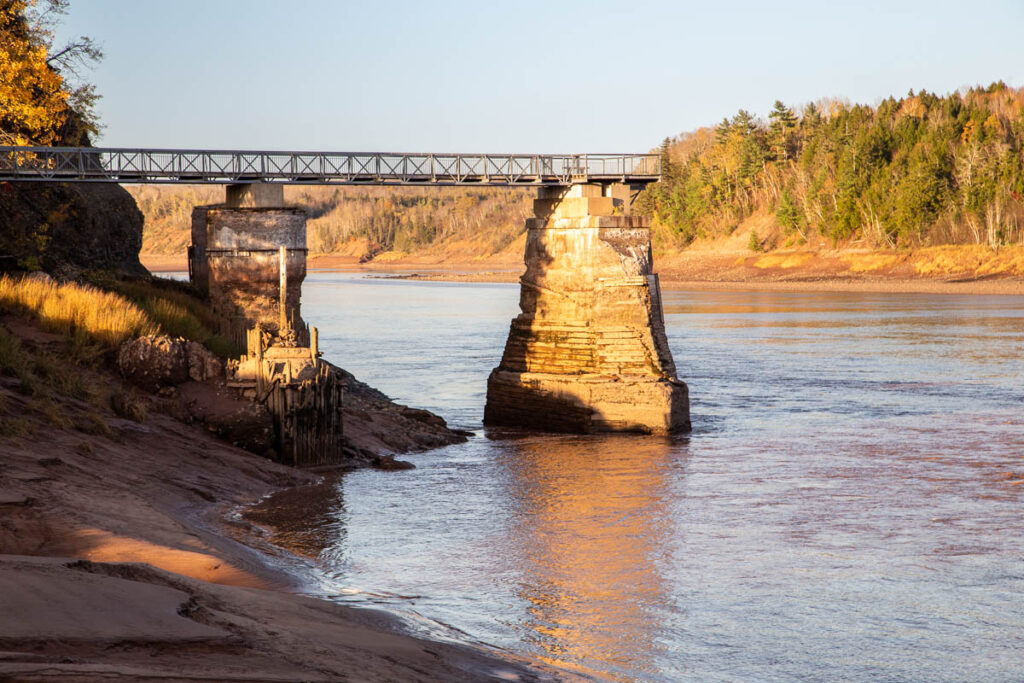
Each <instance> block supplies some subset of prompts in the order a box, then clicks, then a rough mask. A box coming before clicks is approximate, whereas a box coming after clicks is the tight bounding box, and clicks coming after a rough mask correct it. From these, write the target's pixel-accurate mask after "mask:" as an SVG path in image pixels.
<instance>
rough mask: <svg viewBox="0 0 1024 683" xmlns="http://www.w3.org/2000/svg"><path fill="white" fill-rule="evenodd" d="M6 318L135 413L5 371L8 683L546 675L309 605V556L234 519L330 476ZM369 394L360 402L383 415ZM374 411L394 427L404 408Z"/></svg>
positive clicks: (1, 525) (51, 363)
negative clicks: (140, 388) (185, 410)
mask: <svg viewBox="0 0 1024 683" xmlns="http://www.w3.org/2000/svg"><path fill="white" fill-rule="evenodd" d="M0 325H2V326H3V330H2V331H3V333H4V334H3V337H4V338H5V339H11V338H14V339H16V341H15V342H14V344H15V345H16V347H17V348H18V351H17V353H18V354H19V357H21V358H22V359H29V360H28V362H29V363H30V364H32V365H33V366H34V367H35V369H36V370H39V369H40V368H43V367H46V368H48V369H47V370H46V373H49V374H48V375H47V377H58V378H60V380H59V381H60V382H62V383H68V382H75V383H77V384H78V385H80V386H103V387H107V388H110V387H114V388H115V391H116V393H117V395H119V396H122V397H127V399H126V400H130V401H131V403H132V405H133V406H134V408H133V409H132V410H125V409H124V407H123V406H122V409H121V410H120V411H115V410H114V408H113V407H112V405H111V403H110V401H106V402H97V401H94V400H92V399H90V398H89V397H88V396H86V395H85V393H84V392H82V391H78V390H70V391H67V392H63V393H62V392H50V391H49V390H48V389H47V388H46V387H42V386H40V385H38V384H32V383H31V382H30V377H29V376H27V375H23V376H21V377H18V376H16V375H13V374H11V373H7V372H4V373H0V450H2V452H3V454H4V455H3V459H2V467H0V593H2V594H3V595H4V610H3V615H0V643H2V645H3V647H2V649H3V650H4V656H3V657H2V658H0V678H3V679H4V680H52V679H57V678H68V677H72V678H76V679H77V680H93V679H101V678H104V679H105V678H111V677H121V678H130V679H136V680H138V679H147V680H148V679H160V680H185V679H187V680H208V681H215V680H216V681H223V680H245V681H264V680H266V681H292V680H342V679H350V678H353V677H355V678H358V679H359V680H369V681H373V680H379V681H392V680H422V681H436V680H467V681H468V680H490V679H503V680H539V679H541V678H543V675H542V674H538V673H537V672H536V671H535V670H533V669H532V668H531V667H530V666H528V665H527V664H526V663H523V662H519V661H516V660H514V659H512V658H505V657H504V656H499V655H497V654H496V653H493V652H487V651H484V650H482V649H476V648H472V647H469V646H462V645H455V644H449V643H440V642H431V641H426V640H422V639H419V638H415V637H412V636H410V635H408V634H406V633H404V632H403V631H402V627H401V624H400V623H399V622H398V621H397V620H395V619H394V618H392V617H389V616H388V615H386V614H382V613H377V612H373V611H367V610H359V609H354V608H351V607H347V606H343V605H337V604H334V603H332V602H329V601H325V600H318V599H314V598H310V597H306V596H304V595H302V592H303V591H304V590H308V589H309V586H308V585H307V584H306V579H304V578H303V577H304V575H306V574H308V572H304V571H303V569H304V566H303V564H302V562H303V561H302V560H300V559H298V558H296V557H294V556H292V555H290V554H287V553H285V552H284V551H282V550H280V549H278V548H276V547H275V546H273V545H271V544H270V543H269V542H268V540H267V536H266V534H265V532H264V531H263V530H261V529H260V528H259V527H257V526H255V525H253V524H251V523H249V522H247V521H245V520H244V519H243V518H242V517H240V516H239V515H238V514H237V512H238V511H239V510H240V509H242V508H243V507H245V506H248V505H250V504H252V503H254V502H255V501H257V500H259V499H261V498H262V497H264V496H266V495H268V494H269V493H271V492H274V491H277V490H281V489H284V488H288V487H293V486H298V485H309V484H314V483H316V482H318V481H320V477H319V476H318V475H316V474H313V473H309V472H303V471H299V470H295V469H292V468H289V467H285V466H283V465H279V464H277V463H274V462H272V461H270V460H266V459H264V458H261V457H259V456H256V455H253V454H251V453H248V452H246V451H243V450H241V449H239V448H236V447H233V446H231V445H229V444H227V443H225V442H224V441H221V440H220V439H218V438H216V437H215V436H213V435H212V434H211V433H210V432H209V431H208V430H207V429H206V428H204V427H202V426H201V425H200V424H199V423H198V422H196V423H192V424H189V423H188V422H187V421H183V420H182V419H180V418H181V416H180V411H178V410H176V409H175V407H174V401H175V400H176V398H175V397H173V396H157V395H150V394H142V393H139V392H136V391H134V390H133V389H131V388H130V387H127V386H124V385H122V382H121V380H120V378H119V377H117V376H116V375H115V374H113V373H112V372H111V371H109V370H107V369H106V368H105V367H104V366H103V365H102V364H101V365H95V366H90V365H84V366H83V365H79V364H75V363H73V362H71V361H70V360H69V359H67V358H66V356H65V355H64V353H63V352H64V351H65V345H66V344H67V342H66V340H65V339H64V338H63V337H61V336H60V335H56V334H53V333H49V332H45V331H43V330H42V329H40V328H38V327H36V326H35V325H33V324H32V323H29V322H27V321H25V320H22V319H18V318H12V317H6V318H3V319H2V320H0ZM6 344H7V346H10V345H11V343H10V342H6ZM13 355H14V354H13V352H9V353H8V356H7V357H5V359H4V360H5V362H6V361H8V360H10V358H11V357H13ZM33 372H35V370H34V371H33ZM36 376H37V375H33V377H36ZM48 381H49V380H48ZM54 381H56V380H54ZM62 386H63V385H62ZM369 392H372V390H367V393H366V394H365V396H364V400H363V402H362V403H361V404H360V410H363V411H367V410H369V411H373V410H374V406H375V405H376V404H375V396H374V395H373V394H372V393H369ZM391 405H394V404H391ZM395 410H397V411H398V413H401V412H402V411H401V410H400V407H398V408H396V409H395ZM406 410H408V409H406ZM129 413H130V414H131V415H130V416H129V417H125V416H123V415H127V414H129ZM175 415H177V417H176V416H175ZM371 417H373V418H374V421H375V423H377V424H379V425H385V424H391V427H382V428H384V429H386V430H387V429H390V430H392V431H393V430H394V429H395V427H394V423H393V422H392V421H393V420H394V419H396V415H395V414H386V413H382V414H380V415H377V414H376V413H374V415H372V416H371ZM417 417H418V416H415V415H413V416H409V415H404V414H403V415H398V419H413V420H415V419H416V418H417ZM353 436H354V437H355V438H356V439H357V441H356V442H355V443H354V447H355V448H356V449H357V450H358V449H363V450H372V449H375V448H378V447H379V446H380V445H381V444H379V443H378V442H377V441H374V440H375V439H379V433H378V432H377V431H376V430H375V429H370V430H367V431H366V432H365V433H363V434H360V433H358V432H356V433H354V434H353ZM398 446H399V447H400V446H401V444H398ZM424 446H429V444H424ZM394 476H401V475H400V474H396V475H394ZM124 563H129V564H124ZM307 568H308V567H307Z"/></svg>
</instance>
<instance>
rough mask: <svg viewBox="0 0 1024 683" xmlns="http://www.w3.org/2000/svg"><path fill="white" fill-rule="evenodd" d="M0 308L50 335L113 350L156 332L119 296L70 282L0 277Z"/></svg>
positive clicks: (157, 330)
mask: <svg viewBox="0 0 1024 683" xmlns="http://www.w3.org/2000/svg"><path fill="white" fill-rule="evenodd" d="M0 308H2V309H4V310H8V311H11V312H14V313H21V314H26V315H28V316H30V317H32V318H35V319H36V320H38V321H39V323H40V324H41V326H42V327H43V328H44V329H46V330H49V331H51V332H57V333H59V334H63V335H66V336H68V337H71V338H72V339H74V340H75V341H78V342H98V343H100V344H101V345H103V346H110V347H114V346H117V345H118V344H120V343H121V342H123V341H125V340H126V339H130V338H133V337H140V336H144V335H148V334H156V333H157V332H159V326H158V325H157V324H156V323H154V322H153V321H152V320H151V319H150V318H149V316H147V315H146V313H145V312H144V311H143V310H142V309H140V308H139V307H138V306H136V305H135V304H134V303H132V302H130V301H128V300H127V299H125V298H124V297H122V296H118V295H117V294H114V293H112V292H104V291H102V290H100V289H97V288H95V287H91V286H89V285H81V284H77V283H74V282H66V283H55V282H52V281H47V280H41V279H36V278H20V279H19V278H12V277H9V276H6V275H5V276H2V277H0Z"/></svg>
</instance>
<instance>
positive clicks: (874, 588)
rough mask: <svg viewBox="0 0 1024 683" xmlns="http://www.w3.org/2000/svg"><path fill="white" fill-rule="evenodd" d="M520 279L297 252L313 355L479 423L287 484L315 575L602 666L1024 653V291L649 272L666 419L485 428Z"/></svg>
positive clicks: (293, 533)
mask: <svg viewBox="0 0 1024 683" xmlns="http://www.w3.org/2000/svg"><path fill="white" fill-rule="evenodd" d="M517 305H518V287H517V286H514V285H504V284H468V283H458V284H453V283H443V282H411V281H401V280H392V279H374V278H366V277H363V276H359V275H350V274H344V273H314V274H312V275H310V276H309V278H308V279H307V281H306V284H305V286H304V292H303V313H304V316H305V317H306V319H307V320H309V321H313V323H314V324H316V325H317V326H318V327H319V328H320V340H321V342H320V343H321V348H322V349H323V350H324V351H325V354H326V357H327V358H328V359H330V360H331V361H333V362H335V363H337V364H339V365H341V366H343V367H345V368H346V369H348V370H350V371H352V372H354V373H355V374H356V376H357V377H359V378H361V379H362V380H364V381H366V382H369V383H370V384H371V385H373V386H375V387H378V388H379V389H381V390H383V391H384V392H385V393H387V394H389V395H390V396H392V397H393V398H395V399H397V400H399V401H401V402H406V403H408V404H410V405H415V406H419V407H425V408H429V409H430V410H433V411H435V412H437V413H439V414H441V415H443V416H444V417H445V418H447V419H448V421H449V422H450V423H451V424H453V425H454V426H457V427H459V428H463V429H471V430H474V431H476V432H477V436H476V437H475V438H472V439H470V441H469V442H468V443H466V444H461V445H456V446H452V447H449V448H444V449H440V450H436V451H431V452H428V453H424V454H419V455H413V456H409V458H408V459H410V460H412V461H413V462H415V464H416V466H417V469H415V470H411V471H406V472H397V473H396V472H377V471H360V472H354V473H350V474H347V475H345V476H343V477H342V478H341V479H340V480H339V481H338V482H336V483H334V484H332V485H331V486H330V489H329V490H328V491H326V492H320V494H319V495H315V496H308V497H307V496H293V500H292V502H291V503H288V502H287V501H284V503H283V505H281V506H279V508H278V510H277V512H276V513H275V514H280V515H281V516H282V519H284V518H288V519H289V520H290V521H289V522H288V523H287V524H283V525H282V529H283V530H282V532H281V535H280V537H279V540H281V541H282V542H283V543H285V544H286V545H287V544H288V543H289V539H291V540H293V541H294V542H295V543H294V544H295V545H296V549H298V550H301V551H302V552H304V553H305V554H307V555H313V556H318V560H317V562H318V566H319V570H318V571H317V576H316V580H317V588H316V591H318V592H319V593H321V594H323V595H325V596H329V597H331V599H335V600H340V601H344V602H350V603H355V604H359V605H367V606H375V607H383V608H385V609H388V610H390V611H392V612H395V613H398V614H401V615H403V616H404V617H405V618H406V619H407V620H408V621H409V623H410V624H411V625H412V626H411V627H412V628H414V629H416V630H418V631H420V632H423V633H427V634H430V635H433V636H435V637H447V638H454V639H457V640H468V641H476V642H483V643H487V644H490V645H494V646H498V647H502V648H506V649H509V650H512V651H514V652H518V653H524V654H527V655H530V656H533V657H537V658H540V659H542V660H544V661H546V662H549V663H551V664H554V665H556V666H559V667H562V668H564V669H567V670H570V671H577V672H581V673H585V674H589V675H592V676H595V677H597V678H609V679H614V680H643V681H648V680H650V681H680V680H693V681H716V680H722V681H736V680H743V681H748V680H786V681H789V680H864V681H867V680H871V681H875V680H891V681H964V680H978V681H1011V680H1020V679H1021V677H1022V676H1024V512H1022V505H1021V504H1022V502H1024V298H1021V297H986V296H951V295H921V294H878V293H871V294H858V293H843V292H833V293H827V294H817V293H808V292H800V293H790V292H745V291H717V292H708V291H668V292H665V306H666V309H665V313H666V324H667V329H668V334H669V341H670V344H671V347H672V351H673V353H674V355H675V359H676V364H677V366H678V368H679V374H680V377H681V378H682V379H685V380H686V381H687V382H688V383H689V385H690V393H691V398H692V413H693V424H694V431H693V433H692V434H690V435H688V436H683V437H675V438H655V437H643V436H585V437H581V436H558V435H543V434H530V433H515V432H489V431H487V430H484V429H483V428H482V427H481V424H480V421H481V417H482V414H483V406H484V394H485V382H486V378H487V374H488V373H489V372H490V370H491V369H492V368H493V367H494V366H495V365H496V364H497V362H498V360H499V358H500V356H501V351H502V348H503V345H504V341H505V336H506V334H507V331H508V325H509V321H510V320H511V318H512V317H513V316H514V315H515V314H516V312H517ZM304 500H305V501H312V502H310V503H309V505H306V503H305V502H303V501H304ZM288 510H290V512H288ZM303 520H305V521H303Z"/></svg>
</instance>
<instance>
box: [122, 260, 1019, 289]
mask: <svg viewBox="0 0 1024 683" xmlns="http://www.w3.org/2000/svg"><path fill="white" fill-rule="evenodd" d="M698 258H699V257H698ZM732 258H735V257H734V255H732V254H726V255H715V256H714V257H709V258H708V259H707V260H708V261H711V260H717V261H721V260H723V259H732ZM140 259H141V260H142V264H143V265H144V266H145V267H146V268H147V269H148V270H149V271H150V272H153V273H167V272H185V271H187V270H188V261H187V260H186V258H185V257H184V255H182V256H167V255H162V254H142V255H140ZM666 260H667V263H666V265H665V267H664V268H656V271H657V272H658V278H659V281H660V282H661V286H662V287H663V288H665V289H670V290H709V291H749V290H755V291H770V292H867V293H886V292H889V293H920V294H976V295H987V296H993V295H1011V296H1024V278H1022V277H1013V276H1005V275H1000V276H982V277H970V276H966V275H960V276H951V277H950V276H948V277H917V278H914V277H905V276H903V277H892V276H890V277H886V276H884V275H880V274H858V273H849V272H845V273H842V272H834V273H822V272H820V271H814V272H807V273H804V272H801V271H800V270H799V269H794V270H790V271H786V272H781V273H780V272H778V271H777V270H769V271H765V272H763V273H760V272H755V273H750V272H749V270H750V269H747V272H742V273H739V272H736V271H731V272H729V273H723V274H722V276H721V277H720V278H715V277H707V271H708V270H710V269H708V268H703V269H700V270H701V271H702V272H701V275H702V277H694V276H693V269H690V268H681V267H680V264H679V263H678V261H679V259H678V258H671V257H670V258H668V259H666ZM307 268H308V269H309V270H310V271H337V272H360V273H370V274H374V275H379V276H382V277H389V276H390V277H395V278H401V279H409V280H428V281H443V282H498V283H501V282H504V283H516V282H519V277H520V275H521V274H522V272H523V266H522V263H521V262H513V261H507V260H492V259H482V260H479V261H469V262H438V261H435V260H431V259H428V258H404V259H393V260H387V261H369V262H365V263H360V261H359V259H358V258H356V257H353V256H337V255H329V254H328V255H315V256H311V257H310V258H309V261H308V264H307ZM687 271H690V272H687Z"/></svg>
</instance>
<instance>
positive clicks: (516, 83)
mask: <svg viewBox="0 0 1024 683" xmlns="http://www.w3.org/2000/svg"><path fill="white" fill-rule="evenodd" d="M1022 29H1024V1H1022V0H975V1H973V2H968V1H960V2H947V1H945V0H930V1H917V0H914V1H900V0H888V1H875V0H859V1H856V2H847V1H845V0H838V1H834V0H815V1H813V2H767V1H765V2H748V1H746V0H734V1H732V2H712V1H705V2H670V1H668V0H666V1H661V2H644V1H643V0H618V1H616V2H557V1H554V0H552V1H550V2H517V1H514V0H504V1H490V0H477V1H476V2H441V1H440V0H434V1H431V2H427V1H424V0H421V1H419V2H388V1H385V0H372V1H366V2H343V1H341V0H287V1H285V0H281V1H277V2H271V1H269V0H244V1H242V0H238V1H233V0H168V1H156V0H145V1H143V0H72V6H71V13H70V14H69V15H68V16H67V17H66V18H65V22H64V25H63V26H62V34H63V35H79V34H86V35H89V36H92V37H93V38H94V39H96V40H97V41H99V42H100V43H101V44H102V46H103V48H104V50H105V52H106V58H105V59H104V61H103V62H102V63H101V64H100V65H99V66H98V67H97V68H96V69H95V70H94V71H93V72H92V73H91V74H90V77H91V80H92V81H93V82H95V83H96V85H97V87H98V89H99V92H100V94H101V95H102V96H103V100H102V101H101V103H100V105H99V112H100V114H101V117H102V120H103V122H104V124H105V125H106V129H105V130H104V132H103V135H102V136H101V138H100V139H99V141H98V142H99V143H100V144H104V145H109V146H150V147H220V148H242V149H309V150H312V149H316V150H333V151H402V152H406V151H408V152H415V151H433V152H444V151H452V152H459V151H462V152H481V151H493V152H586V151H589V152H621V151H643V150H646V149H649V148H651V147H653V146H656V145H657V144H658V143H659V142H660V140H661V139H662V138H664V137H665V136H668V135H675V134H678V133H680V132H683V131H687V130H692V129H694V128H697V127H700V126H704V125H712V124H714V123H717V122H718V121H720V120H721V119H722V117H724V116H731V115H732V114H734V113H735V112H736V111H737V110H738V109H740V108H744V109H747V110H750V111H752V112H754V113H755V114H758V115H761V116H763V115H765V114H767V112H768V110H769V109H770V108H771V106H772V103H773V102H774V101H775V100H776V99H781V100H783V101H784V102H786V103H787V104H790V105H802V104H804V103H807V102H809V101H813V100H817V99H819V98H822V97H843V98H847V99H849V100H851V101H854V102H865V103H869V104H874V103H876V102H877V101H878V100H880V99H882V98H884V97H886V96H888V95H890V94H895V95H903V94H906V92H907V90H909V89H911V88H913V89H915V90H919V89H921V88H925V89H927V90H930V91H933V92H939V93H946V92H950V91H953V90H957V89H958V88H961V87H963V86H970V85H976V84H988V83H990V82H992V81H994V80H999V79H1003V80H1005V81H1006V82H1007V83H1008V84H1009V85H1012V86H1015V87H1016V86H1020V85H1022V84H1024V39H1022V37H1021V33H1022Z"/></svg>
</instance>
